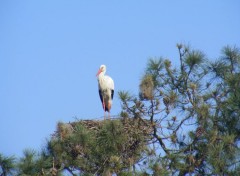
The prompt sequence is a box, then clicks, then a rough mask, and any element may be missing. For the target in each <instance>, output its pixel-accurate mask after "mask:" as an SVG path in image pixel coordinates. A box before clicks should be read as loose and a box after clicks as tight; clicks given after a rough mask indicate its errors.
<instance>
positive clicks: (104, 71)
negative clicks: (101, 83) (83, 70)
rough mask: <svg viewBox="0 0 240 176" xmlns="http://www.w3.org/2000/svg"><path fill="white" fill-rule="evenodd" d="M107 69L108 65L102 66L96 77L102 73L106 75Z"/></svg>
mask: <svg viewBox="0 0 240 176" xmlns="http://www.w3.org/2000/svg"><path fill="white" fill-rule="evenodd" d="M106 69H107V68H106V65H101V66H100V67H99V70H98V72H97V75H96V76H98V75H99V74H100V73H103V74H105V73H106Z"/></svg>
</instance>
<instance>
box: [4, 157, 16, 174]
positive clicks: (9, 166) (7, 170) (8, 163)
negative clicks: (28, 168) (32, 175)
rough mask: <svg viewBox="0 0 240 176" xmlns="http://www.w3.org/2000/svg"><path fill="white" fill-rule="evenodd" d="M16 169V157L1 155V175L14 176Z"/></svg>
mask: <svg viewBox="0 0 240 176" xmlns="http://www.w3.org/2000/svg"><path fill="white" fill-rule="evenodd" d="M14 168H15V157H13V156H11V157H6V156H3V155H2V154H0V175H1V176H7V175H8V174H12V173H13V171H14Z"/></svg>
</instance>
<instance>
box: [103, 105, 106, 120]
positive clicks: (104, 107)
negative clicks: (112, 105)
mask: <svg viewBox="0 0 240 176" xmlns="http://www.w3.org/2000/svg"><path fill="white" fill-rule="evenodd" d="M105 109H106V106H105V103H104V101H103V110H104V120H105V116H106V111H105Z"/></svg>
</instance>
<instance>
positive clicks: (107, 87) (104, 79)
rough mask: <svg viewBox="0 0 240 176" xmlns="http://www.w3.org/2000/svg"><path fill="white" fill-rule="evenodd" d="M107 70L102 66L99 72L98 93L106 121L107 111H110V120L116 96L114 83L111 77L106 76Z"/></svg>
mask: <svg viewBox="0 0 240 176" xmlns="http://www.w3.org/2000/svg"><path fill="white" fill-rule="evenodd" d="M106 70H107V68H106V66H105V65H101V66H100V68H99V70H98V72H97V76H98V91H99V96H100V99H101V102H102V106H103V110H104V119H105V113H106V111H108V117H109V119H110V109H111V107H112V99H113V95H114V82H113V79H112V78H111V77H110V76H107V75H105V73H106Z"/></svg>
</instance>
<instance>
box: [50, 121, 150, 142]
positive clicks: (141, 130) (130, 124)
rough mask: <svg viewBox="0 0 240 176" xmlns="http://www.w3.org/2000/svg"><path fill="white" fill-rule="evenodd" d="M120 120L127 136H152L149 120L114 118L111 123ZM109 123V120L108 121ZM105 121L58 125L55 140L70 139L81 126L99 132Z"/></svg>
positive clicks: (54, 135)
mask: <svg viewBox="0 0 240 176" xmlns="http://www.w3.org/2000/svg"><path fill="white" fill-rule="evenodd" d="M114 120H118V121H120V122H121V123H122V124H123V126H124V131H125V132H126V134H133V133H138V134H143V135H144V136H146V137H147V136H149V135H150V134H152V132H153V129H152V128H151V126H152V124H151V123H150V121H149V120H144V119H140V118H114V119H111V121H114ZM107 121H108V120H107ZM104 123H105V121H104V120H79V121H77V122H69V123H62V122H59V123H58V124H57V131H55V133H54V134H53V137H54V138H58V139H61V140H64V139H66V138H68V137H69V136H70V135H71V134H73V133H74V131H76V130H75V128H76V126H78V125H81V126H84V127H85V128H87V129H88V130H91V131H95V132H97V131H99V130H100V129H101V127H102V126H103V124H104Z"/></svg>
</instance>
